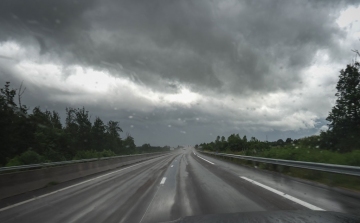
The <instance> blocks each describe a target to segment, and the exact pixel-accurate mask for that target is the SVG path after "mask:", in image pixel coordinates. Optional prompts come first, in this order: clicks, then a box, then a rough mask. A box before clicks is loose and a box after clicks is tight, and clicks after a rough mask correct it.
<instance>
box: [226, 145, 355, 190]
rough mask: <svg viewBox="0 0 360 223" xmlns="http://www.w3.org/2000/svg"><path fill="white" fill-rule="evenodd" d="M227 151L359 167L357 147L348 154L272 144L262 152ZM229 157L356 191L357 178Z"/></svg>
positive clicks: (239, 161) (239, 162)
mask: <svg viewBox="0 0 360 223" xmlns="http://www.w3.org/2000/svg"><path fill="white" fill-rule="evenodd" d="M227 153H231V154H237V155H248V156H259V157H266V158H274V159H285V160H295V161H306V162H317V163H329V164H339V165H349V166H360V150H354V151H352V152H349V153H337V152H332V151H328V150H319V149H316V148H315V149H309V148H303V147H293V146H286V147H273V148H270V149H267V150H263V151H257V152H255V151H252V152H249V151H247V152H246V153H245V152H231V151H227ZM226 159H230V160H231V161H232V162H235V163H238V164H242V165H248V166H256V167H257V168H260V169H265V170H270V171H276V172H279V173H282V174H286V175H289V176H292V177H297V178H302V179H306V180H310V181H315V182H318V183H322V184H325V185H328V186H334V187H340V188H347V189H352V190H357V191H360V177H355V176H348V175H342V174H334V173H326V172H321V171H314V170H306V169H300V168H294V167H285V166H279V165H273V164H265V163H257V162H253V161H245V160H239V159H231V158H226Z"/></svg>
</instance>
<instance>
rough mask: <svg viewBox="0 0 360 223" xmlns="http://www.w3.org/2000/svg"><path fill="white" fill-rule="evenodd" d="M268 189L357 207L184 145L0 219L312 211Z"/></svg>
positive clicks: (148, 221)
mask: <svg viewBox="0 0 360 223" xmlns="http://www.w3.org/2000/svg"><path fill="white" fill-rule="evenodd" d="M241 177H245V178H246V179H245V178H241ZM249 181H251V182H249ZM254 181H256V182H257V183H258V185H263V187H260V186H258V185H256V184H254ZM77 183H78V182H77ZM267 187H271V188H274V190H273V191H281V192H284V193H286V194H289V196H290V195H291V196H293V197H294V198H297V199H301V200H302V201H304V202H307V203H309V204H313V205H316V206H317V207H320V208H323V209H325V210H341V211H342V212H347V213H354V212H355V211H357V212H358V211H359V210H360V209H359V207H360V204H359V199H357V200H356V199H355V198H351V197H346V196H345V195H343V194H340V195H339V194H335V197H334V199H333V200H331V202H330V197H331V193H333V192H331V191H325V192H324V189H323V188H320V189H319V188H317V187H314V186H313V185H308V184H304V183H299V181H296V180H293V179H290V178H287V177H284V176H281V175H279V174H273V173H271V172H267V171H261V170H256V169H254V168H248V167H243V166H239V165H235V164H232V163H230V162H227V161H223V160H219V159H216V158H214V157H211V156H206V155H204V154H197V153H196V151H194V150H193V148H187V149H186V150H182V149H181V150H178V151H176V152H174V153H172V154H169V155H167V156H164V157H159V158H155V159H152V160H149V161H146V162H143V163H140V164H138V165H136V166H131V167H128V168H127V169H125V168H123V169H122V170H120V171H117V172H114V173H113V174H108V173H106V174H103V177H99V178H96V179H93V180H91V181H88V182H85V183H81V184H79V185H77V186H73V187H71V188H69V189H66V190H63V191H60V192H57V193H54V194H50V195H48V196H45V197H41V198H39V199H35V200H33V201H31V202H28V203H26V204H23V205H19V206H16V207H13V208H9V209H8V210H4V211H0V222H141V223H153V222H164V221H171V220H175V219H178V218H180V217H184V216H191V215H204V214H214V213H234V212H250V211H273V210H309V209H308V208H306V207H304V206H303V205H300V204H298V203H296V202H294V201H292V200H290V199H288V197H289V196H279V193H280V192H279V193H278V194H276V193H274V192H273V191H271V190H270V191H269V190H267V189H265V188H267ZM298 190H300V191H298ZM306 193H307V194H306ZM314 197H315V199H314ZM293 200H296V199H293ZM315 200H318V201H326V202H327V203H324V204H322V203H321V202H315ZM339 207H341V208H339ZM355 214H356V213H355Z"/></svg>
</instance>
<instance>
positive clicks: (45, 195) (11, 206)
mask: <svg viewBox="0 0 360 223" xmlns="http://www.w3.org/2000/svg"><path fill="white" fill-rule="evenodd" d="M150 161H153V160H149V161H145V162H143V163H139V164H135V165H132V166H129V167H126V168H123V169H120V170H116V171H113V172H110V173H107V174H104V175H101V176H98V177H94V178H92V179H89V180H85V181H83V182H80V183H77V184H74V185H71V186H68V187H64V188H62V189H59V190H56V191H53V192H50V193H48V194H43V195H40V196H38V197H34V198H31V199H29V200H25V201H22V202H19V203H16V204H13V205H10V206H7V207H4V208H1V209H0V212H1V211H5V210H7V209H10V208H13V207H17V206H20V205H22V204H26V203H29V202H31V201H33V200H37V199H40V198H43V197H47V196H49V195H52V194H56V193H58V192H61V191H64V190H67V189H70V188H73V187H76V186H79V185H81V184H84V183H88V182H90V181H93V180H97V179H100V178H102V177H105V176H109V175H111V174H114V173H117V172H120V171H123V170H126V169H129V168H132V167H134V166H138V165H142V164H145V163H148V162H150Z"/></svg>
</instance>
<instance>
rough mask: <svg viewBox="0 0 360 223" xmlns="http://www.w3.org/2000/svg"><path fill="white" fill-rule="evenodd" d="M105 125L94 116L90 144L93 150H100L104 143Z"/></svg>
mask: <svg viewBox="0 0 360 223" xmlns="http://www.w3.org/2000/svg"><path fill="white" fill-rule="evenodd" d="M105 132H106V126H105V124H104V122H103V121H102V120H101V119H100V118H99V117H96V118H95V121H94V124H93V126H92V128H91V146H92V148H93V150H97V151H101V150H102V148H103V147H104V144H105V143H106V135H105Z"/></svg>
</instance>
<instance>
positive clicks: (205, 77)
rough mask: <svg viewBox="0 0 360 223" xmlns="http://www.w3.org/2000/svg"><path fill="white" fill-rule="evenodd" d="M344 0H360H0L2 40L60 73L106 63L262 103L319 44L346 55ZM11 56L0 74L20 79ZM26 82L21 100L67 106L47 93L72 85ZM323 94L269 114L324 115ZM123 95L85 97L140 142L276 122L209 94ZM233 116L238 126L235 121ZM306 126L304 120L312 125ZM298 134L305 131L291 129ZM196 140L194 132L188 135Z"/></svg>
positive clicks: (292, 83) (290, 84)
mask: <svg viewBox="0 0 360 223" xmlns="http://www.w3.org/2000/svg"><path fill="white" fill-rule="evenodd" d="M351 4H359V3H357V1H341V2H338V1H325V0H324V1H285V0H282V1H280V0H279V1H277V0H275V1H251V0H243V1H236V0H229V1H207V0H203V1H200V0H199V1H155V0H154V1H149V0H142V1H140V0H138V1H134V0H123V1H118V0H104V1H100V0H99V1H95V0H91V1H90V0H88V1H70V0H62V1H52V0H50V1H49V0H38V1H26V0H3V1H1V2H0V43H1V42H5V41H9V40H11V41H15V42H17V43H19V44H21V45H23V46H24V47H29V46H33V47H35V48H38V49H39V52H40V55H46V58H47V60H49V61H51V60H53V61H56V62H58V63H60V64H62V65H64V69H63V72H62V75H63V76H64V79H65V78H67V77H69V76H71V75H73V70H71V69H70V68H69V69H68V68H67V66H70V65H74V64H80V65H82V66H84V67H93V68H95V69H99V70H107V71H109V73H110V74H112V75H114V76H123V77H124V76H125V77H126V78H129V79H130V80H131V81H132V82H135V83H137V84H139V85H141V86H146V87H148V88H149V89H150V90H153V91H157V92H165V93H170V94H174V93H179V92H180V91H181V89H182V87H183V86H186V87H189V88H190V89H191V90H192V91H193V92H198V93H200V94H202V95H204V96H207V97H209V98H211V97H214V98H216V97H227V96H229V95H230V96H234V97H244V98H247V99H248V101H251V100H257V105H259V106H258V107H260V106H261V103H264V104H265V102H262V101H260V100H258V98H259V97H260V96H261V95H266V94H269V93H278V92H288V93H289V94H291V92H292V91H293V90H294V89H301V88H304V87H306V86H305V85H306V84H309V83H308V82H307V83H305V82H304V81H303V80H302V77H301V73H302V72H303V71H304V70H305V69H306V68H308V67H309V66H311V65H313V64H314V60H315V59H316V55H317V52H318V50H324V51H327V52H328V53H329V56H330V60H329V63H331V62H334V61H336V62H339V61H342V60H343V58H344V55H348V52H349V51H350V49H344V48H343V46H342V45H341V44H340V41H341V40H344V39H345V38H346V32H345V31H344V30H343V29H341V28H339V27H338V26H337V24H336V23H335V20H336V18H337V17H338V16H339V13H340V11H341V9H344V8H346V7H348V6H349V5H351ZM345 57H346V56H345ZM347 58H348V57H347ZM16 61H17V58H11V57H8V56H5V55H2V53H1V52H0V62H1V63H0V65H1V66H0V80H1V81H2V80H11V81H12V82H15V83H16V82H17V83H18V82H20V81H21V78H19V77H17V76H16V75H17V71H15V70H14V69H10V68H8V67H7V66H10V65H9V64H10V63H16ZM333 82H334V80H333V79H329V81H328V83H325V82H324V83H325V84H326V85H327V86H326V87H327V88H326V89H327V90H329V89H331V88H332V84H333ZM28 91H29V93H30V95H29V98H26V99H27V100H28V101H29V102H30V103H29V104H31V105H33V106H35V105H48V108H49V109H55V110H60V111H62V110H64V108H65V107H66V106H72V104H71V103H70V102H69V101H66V100H64V101H63V102H59V101H57V102H54V100H53V99H52V98H51V96H52V95H54V94H57V95H60V96H63V97H64V98H65V97H67V96H69V94H71V92H70V91H67V90H59V89H57V88H51V87H46V88H44V87H39V86H36V84H28ZM119 92H121V91H119ZM330 93H331V94H323V95H321V96H322V98H320V96H319V97H313V98H311V96H309V94H308V95H307V96H306V97H305V98H303V99H299V101H300V102H299V103H301V105H297V104H296V103H295V102H294V103H292V104H291V105H290V104H288V107H287V108H278V109H281V110H283V111H284V112H283V113H279V114H276V115H273V116H271V115H268V117H270V116H271V117H272V118H274V119H275V120H279V119H280V118H281V117H282V116H285V115H286V114H284V113H285V111H286V112H288V114H293V113H295V112H298V110H301V111H307V110H312V111H316V112H317V114H320V113H321V115H323V114H324V113H326V112H325V111H324V110H325V109H326V108H327V107H329V104H330V102H329V100H330V99H327V100H323V98H325V97H326V98H328V97H330V96H329V95H333V92H330ZM77 94H81V92H77ZM89 97H90V98H91V97H94V98H96V97H95V96H89ZM126 97H127V98H125V99H123V100H122V101H121V102H122V103H127V104H129V105H131V106H132V109H129V110H126V109H124V107H121V108H119V109H121V111H120V110H115V109H114V106H113V105H112V104H111V99H109V101H104V100H103V101H101V99H97V100H99V101H98V102H97V103H95V104H94V103H92V102H91V100H90V99H89V101H84V102H83V105H85V106H87V107H88V108H89V110H90V111H92V112H93V113H94V114H95V115H99V116H101V117H103V116H104V115H101V114H106V115H105V116H106V117H105V118H104V119H114V120H121V121H122V122H123V123H124V126H127V128H129V132H133V133H134V134H135V135H134V136H139V138H140V136H141V137H143V138H144V140H145V141H146V139H151V140H154V141H149V142H155V141H156V140H158V139H159V137H160V135H161V134H163V135H164V136H166V138H167V139H168V141H167V142H166V143H169V144H170V142H179V141H181V140H180V139H178V140H177V138H176V137H178V136H177V134H180V133H182V134H181V135H182V136H181V137H186V136H189V135H190V136H191V135H192V134H196V131H197V132H198V133H197V135H202V137H203V138H201V139H204V140H205V139H207V138H209V137H213V136H210V135H209V132H210V133H211V132H213V133H214V137H215V135H217V133H216V131H218V132H219V131H220V132H226V133H227V132H228V133H229V134H230V133H232V132H231V131H245V130H244V129H246V128H248V127H249V126H252V127H254V128H261V127H264V126H265V127H264V129H270V130H271V131H274V132H277V131H282V130H281V129H280V128H277V129H276V125H279V124H271V123H272V121H273V120H270V119H269V122H268V123H267V124H264V120H265V121H266V118H263V115H265V113H261V114H260V113H259V114H260V115H261V117H262V118H259V119H258V120H256V119H255V118H254V116H251V115H252V113H255V112H248V111H245V112H240V114H238V113H237V112H236V111H233V110H230V109H229V108H228V107H226V106H222V105H221V104H216V103H215V102H212V103H213V104H211V103H208V102H204V101H200V102H197V103H198V105H196V104H192V105H191V106H190V107H184V106H179V105H171V109H170V110H164V108H163V107H161V108H158V107H156V106H153V107H154V108H153V112H151V113H148V112H145V111H144V112H139V109H133V108H135V107H137V106H138V107H141V106H144V107H145V106H150V105H143V104H141V103H142V102H143V101H142V100H139V99H138V98H136V97H135V96H131V95H126ZM254 98H255V99H254ZM310 98H311V100H310ZM94 100H96V99H94ZM233 101H234V100H233ZM233 101H231V102H227V103H230V104H231V103H232V104H236V103H239V107H242V109H246V107H250V106H251V102H248V103H247V104H246V103H244V102H243V101H241V103H243V104H241V103H240V102H238V101H236V100H235V101H234V102H233ZM206 103H208V104H206ZM320 105H321V106H320ZM75 106H76V105H75ZM80 106H81V105H80ZM243 106H245V108H244V107H243ZM269 106H270V105H269ZM276 106H279V105H278V104H275V105H274V107H275V108H276ZM125 107H126V105H125ZM270 107H271V106H270ZM212 110H217V111H218V114H214V113H211V112H209V113H206V112H208V111H212ZM222 111H224V112H222ZM241 111H242V110H241ZM133 113H135V114H136V115H133ZM152 113H154V115H152ZM129 116H133V118H132V119H129V118H128V117H129ZM146 117H148V118H147V119H146ZM236 117H238V118H236ZM196 118H199V120H197V119H196ZM179 119H180V121H179ZM224 119H225V121H224ZM233 123H238V124H233ZM239 123H240V124H239ZM249 123H250V124H249ZM131 125H132V126H133V127H132V128H131V127H130V126H131ZM169 125H171V127H168V126H169ZM241 125H243V127H241V128H240V127H238V126H241ZM271 125H273V126H275V127H273V128H272V127H271ZM307 125H309V124H308V123H307ZM146 126H147V127H146ZM309 126H310V127H308V128H312V127H311V124H310V125H309ZM148 128H150V129H151V128H153V129H156V128H157V129H159V136H158V137H155V138H152V137H150V136H149V134H147V133H148ZM249 128H250V127H249ZM170 129H171V131H169V130H170ZM205 129H206V130H205ZM219 129H220V130H219ZM221 129H222V130H221ZM172 131H173V133H171V132H172ZM181 131H183V132H186V134H183V132H181ZM301 131H302V130H301ZM304 131H305V130H304ZM150 132H151V131H150ZM199 132H204V133H203V134H202V133H201V134H200V133H199ZM264 132H265V130H264ZM313 132H316V131H315V130H314V131H313ZM176 133H177V134H176ZM151 134H154V133H151ZM151 134H150V135H151ZM259 134H260V135H261V136H263V135H264V134H263V133H259ZM302 134H304V132H301V133H298V135H302ZM224 135H225V134H224ZM274 135H279V134H278V133H274ZM295 135H296V134H295ZM211 139H212V138H211ZM145 141H144V142H145ZM194 141H195V139H194V138H193V139H191V140H190V139H189V141H188V142H189V143H193V142H194ZM141 142H142V141H141Z"/></svg>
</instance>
